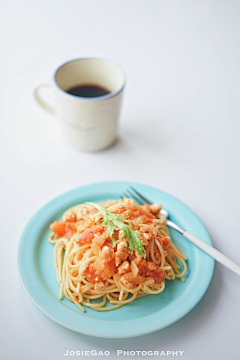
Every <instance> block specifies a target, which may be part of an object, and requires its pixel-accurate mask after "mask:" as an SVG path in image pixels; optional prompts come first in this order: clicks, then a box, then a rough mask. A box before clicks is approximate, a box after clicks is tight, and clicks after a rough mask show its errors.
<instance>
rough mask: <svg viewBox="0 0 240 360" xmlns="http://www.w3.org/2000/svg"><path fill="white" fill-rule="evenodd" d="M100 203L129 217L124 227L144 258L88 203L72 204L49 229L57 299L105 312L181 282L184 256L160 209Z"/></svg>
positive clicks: (128, 202) (124, 202) (128, 203)
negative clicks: (167, 283)
mask: <svg viewBox="0 0 240 360" xmlns="http://www.w3.org/2000/svg"><path fill="white" fill-rule="evenodd" d="M101 205H102V206H103V207H104V208H105V209H107V210H108V211H109V212H111V214H115V215H116V216H121V218H124V219H127V220H123V224H128V225H127V226H128V228H131V229H130V231H131V232H132V231H134V232H135V231H136V232H137V234H138V240H139V239H140V240H139V241H140V242H141V244H142V246H143V247H142V248H143V250H144V253H145V256H143V254H142V255H140V254H139V252H140V251H138V249H137V248H136V249H134V250H133V251H131V247H130V240H129V239H128V238H127V237H126V236H125V234H124V232H123V230H121V229H120V228H117V227H116V226H115V227H114V229H113V230H112V234H111V233H109V228H108V227H107V226H106V223H104V221H103V220H104V219H103V215H102V213H101V212H99V211H98V210H96V208H95V207H93V206H92V205H89V204H87V203H86V204H80V205H77V206H74V207H73V208H70V209H68V210H67V211H66V212H65V213H64V214H63V218H62V221H55V222H54V223H53V224H51V226H50V228H51V230H52V234H51V235H50V236H49V241H50V242H51V243H52V244H55V248H54V266H55V270H56V277H57V282H58V284H59V286H60V291H59V299H62V297H63V296H65V297H66V298H67V299H68V300H70V301H71V302H73V303H74V304H75V305H76V306H78V307H79V308H80V309H81V310H82V311H85V307H90V308H92V309H94V310H97V311H108V310H113V309H116V308H119V307H121V306H123V305H125V304H128V303H130V302H132V301H134V300H135V299H137V298H140V297H142V296H146V295H150V294H159V293H161V292H162V291H163V290H164V288H165V280H175V279H176V278H180V279H181V280H182V281H185V279H184V278H183V276H184V274H185V273H186V271H187V264H186V262H185V260H186V259H187V257H186V255H185V254H184V252H183V251H182V250H181V249H180V248H179V247H177V246H176V245H175V244H174V243H173V241H172V239H171V236H170V233H169V231H168V229H167V226H166V219H165V217H164V216H163V215H162V214H161V213H160V209H161V205H159V204H153V205H150V206H149V205H137V204H136V203H135V202H134V201H133V200H132V199H129V198H124V199H121V200H118V201H115V200H108V201H107V202H105V203H102V204H101ZM119 219H120V218H119ZM123 226H124V225H123ZM132 233H133V232H132ZM134 235H136V234H134ZM114 245H115V246H114ZM177 259H178V260H179V262H177ZM179 263H180V264H181V265H179ZM96 299H100V302H96V301H94V300H96ZM107 302H109V303H110V305H109V304H108V305H107V306H106V304H107Z"/></svg>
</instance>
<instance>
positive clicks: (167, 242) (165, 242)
mask: <svg viewBox="0 0 240 360" xmlns="http://www.w3.org/2000/svg"><path fill="white" fill-rule="evenodd" d="M160 242H161V243H162V245H163V246H167V245H169V239H168V238H167V237H164V238H162V239H160Z"/></svg>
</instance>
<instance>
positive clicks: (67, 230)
mask: <svg viewBox="0 0 240 360" xmlns="http://www.w3.org/2000/svg"><path fill="white" fill-rule="evenodd" d="M50 229H51V230H52V232H54V235H55V238H56V239H57V238H59V237H61V236H64V237H66V238H67V239H70V238H71V237H72V236H73V234H74V233H75V231H76V230H75V223H73V222H68V221H63V220H62V221H54V222H53V223H52V224H51V225H50Z"/></svg>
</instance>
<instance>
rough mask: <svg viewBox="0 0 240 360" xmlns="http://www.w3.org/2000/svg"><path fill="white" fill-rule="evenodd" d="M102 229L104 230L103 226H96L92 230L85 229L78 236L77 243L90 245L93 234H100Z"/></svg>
mask: <svg viewBox="0 0 240 360" xmlns="http://www.w3.org/2000/svg"><path fill="white" fill-rule="evenodd" d="M103 229H104V227H103V226H97V227H95V228H93V229H87V230H85V231H84V232H83V233H82V234H81V235H80V236H79V239H78V241H77V242H80V243H82V244H85V243H90V242H92V240H93V238H94V236H95V234H97V233H98V232H102V231H103Z"/></svg>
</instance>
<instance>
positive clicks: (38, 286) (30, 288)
mask: <svg viewBox="0 0 240 360" xmlns="http://www.w3.org/2000/svg"><path fill="white" fill-rule="evenodd" d="M130 185H132V186H134V187H135V188H136V189H137V190H138V191H139V192H140V193H142V194H144V195H145V196H146V197H147V198H148V199H150V201H152V202H159V203H161V204H162V205H163V208H164V209H166V210H167V211H168V212H169V218H170V219H171V220H172V221H174V222H176V223H177V224H178V225H180V226H181V227H183V228H184V229H187V230H188V231H189V232H191V233H192V234H194V235H196V236H198V237H199V238H201V239H202V240H203V241H205V242H206V243H207V244H210V245H212V242H211V239H210V236H209V234H208V232H207V230H206V229H205V227H204V225H203V224H202V222H201V221H200V220H199V218H198V217H197V216H196V215H195V214H194V213H193V212H192V211H191V210H190V209H189V208H188V207H187V206H186V205H184V204H183V203H181V202H180V201H179V200H177V199H175V198H174V197H173V196H171V195H169V194H166V193H165V192H163V191H160V190H158V189H155V188H152V187H150V186H146V185H141V184H137V183H130V182H103V183H96V184H91V185H87V186H82V187H79V188H77V189H74V190H71V191H68V192H66V193H64V194H62V195H60V196H58V197H56V198H55V199H53V200H52V201H50V202H49V203H48V204H46V205H45V206H43V207H42V208H41V209H40V210H39V211H38V212H37V213H36V214H35V215H34V216H33V217H32V218H31V219H30V221H29V222H28V224H27V226H26V228H25V229H24V231H23V234H22V237H21V239H20V243H19V248H18V269H19V274H20V278H21V281H22V284H23V286H24V288H25V290H26V292H27V293H28V295H29V296H30V298H31V299H32V300H33V302H34V303H35V304H36V305H37V306H38V307H39V308H40V309H41V310H42V311H43V312H44V313H45V314H46V315H47V316H49V317H50V318H51V319H52V320H54V321H56V322H57V323H59V324H61V325H63V326H65V327H67V328H69V329H71V330H74V331H77V332H80V333H83V334H86V335H91V336H97V337H104V338H126V337H133V336H140V335H144V334H148V333H151V332H153V331H157V330H160V329H162V328H164V327H166V326H168V325H171V324H173V323H174V322H175V321H177V320H179V319H181V318H182V317H183V316H184V315H186V314H187V313H188V312H189V311H190V310H192V309H193V308H194V306H196V305H197V303H198V302H199V301H200V299H201V298H202V297H203V295H204V293H205V292H206V290H207V288H208V286H209V284H210V281H211V278H212V274H213V270H214V260H213V259H212V258H211V257H210V256H208V255H207V254H205V253H204V252H203V251H201V250H200V249H198V248H197V247H196V246H194V245H193V244H192V243H190V242H189V241H188V240H186V239H185V238H183V237H182V236H181V235H180V234H179V233H177V232H176V231H174V230H171V229H170V232H171V235H172V237H173V241H174V243H175V244H177V245H178V246H180V248H181V249H182V250H183V251H184V252H185V253H186V254H187V257H188V261H187V265H188V271H187V274H186V275H185V278H186V282H185V283H183V282H182V281H181V280H180V279H177V280H175V281H168V280H167V281H166V289H165V290H164V291H163V293H161V294H158V295H149V296H146V297H143V298H140V299H137V300H135V301H133V302H132V303H130V304H127V305H125V306H123V307H121V308H119V309H116V310H113V311H106V312H97V311H95V310H92V309H89V308H87V309H86V312H85V313H82V312H81V310H79V309H78V308H77V307H76V306H75V305H74V304H72V303H71V302H70V301H68V300H67V299H66V298H64V299H63V300H61V301H60V300H59V299H58V293H59V286H58V284H57V281H56V275H55V270H54V265H53V249H54V245H52V244H50V243H49V242H48V235H49V234H50V230H49V225H50V223H52V222H53V221H54V220H58V219H61V216H62V214H63V212H64V211H65V210H66V209H68V208H70V207H71V206H74V205H77V204H79V203H83V202H85V201H93V202H101V201H105V200H107V199H119V197H120V195H121V194H122V192H123V191H124V190H126V189H127V188H128V187H129V186H130Z"/></svg>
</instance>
